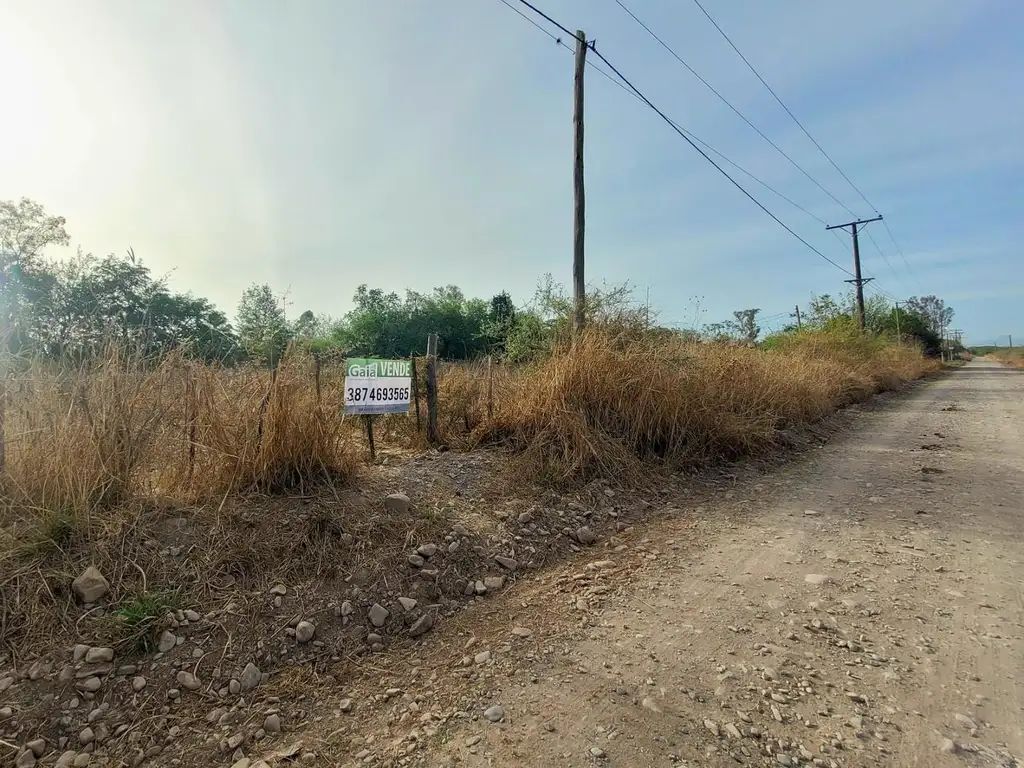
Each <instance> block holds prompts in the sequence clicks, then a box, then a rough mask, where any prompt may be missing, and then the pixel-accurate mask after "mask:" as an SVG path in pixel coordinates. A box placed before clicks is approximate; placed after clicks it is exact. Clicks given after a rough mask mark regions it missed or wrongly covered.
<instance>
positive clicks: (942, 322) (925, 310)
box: [906, 296, 954, 336]
mask: <svg viewBox="0 0 1024 768" xmlns="http://www.w3.org/2000/svg"><path fill="white" fill-rule="evenodd" d="M906 308H907V311H909V312H916V313H917V314H919V315H920V316H921V317H922V318H924V319H925V321H926V322H927V323H928V327H929V328H930V329H931V331H932V333H934V334H936V335H938V336H941V335H942V334H943V332H944V331H945V329H946V328H948V327H949V324H950V322H951V321H952V320H953V314H954V312H953V308H952V307H947V306H946V302H944V301H943V300H942V299H940V298H939V297H938V296H911V297H910V298H909V299H907V301H906Z"/></svg>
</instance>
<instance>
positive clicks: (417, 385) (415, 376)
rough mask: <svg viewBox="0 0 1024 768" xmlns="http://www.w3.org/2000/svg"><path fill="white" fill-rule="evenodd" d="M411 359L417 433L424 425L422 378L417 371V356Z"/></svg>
mask: <svg viewBox="0 0 1024 768" xmlns="http://www.w3.org/2000/svg"><path fill="white" fill-rule="evenodd" d="M410 359H411V360H412V399H413V402H414V403H415V404H416V431H417V432H422V431H423V423H422V421H421V420H420V376H419V372H418V371H417V370H416V356H415V355H414V356H413V357H412V358H410Z"/></svg>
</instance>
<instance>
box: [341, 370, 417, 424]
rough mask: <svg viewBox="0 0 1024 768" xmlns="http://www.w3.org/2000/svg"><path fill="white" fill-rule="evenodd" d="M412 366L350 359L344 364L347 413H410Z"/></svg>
mask: <svg viewBox="0 0 1024 768" xmlns="http://www.w3.org/2000/svg"><path fill="white" fill-rule="evenodd" d="M411 403H412V363H411V362H410V361H409V360H377V359H375V358H362V357H350V358H349V359H347V360H346V361H345V413H350V414H360V415H363V416H372V415H376V414H381V413H405V414H408V413H409V405H410V404H411Z"/></svg>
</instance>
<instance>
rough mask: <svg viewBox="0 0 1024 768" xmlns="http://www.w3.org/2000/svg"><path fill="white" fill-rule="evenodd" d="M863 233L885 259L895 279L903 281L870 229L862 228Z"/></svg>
mask: <svg viewBox="0 0 1024 768" xmlns="http://www.w3.org/2000/svg"><path fill="white" fill-rule="evenodd" d="M882 221H885V219H882ZM864 234H865V235H867V236H868V240H870V241H871V244H872V245H873V246H875V250H876V251H878V254H879V255H880V256H881V257H882V258H883V259H884V260H885V263H886V265H888V267H889V271H891V272H892V276H893V277H895V278H896V280H898V281H899V282H900V283H902V282H903V281H902V280H900V276H899V275H898V274H897V273H896V269H895V268H894V267H893V265H892V262H891V261H889V257H888V256H886V255H885V252H884V251H883V250H882V249H881V247H880V246H879V245H878V241H877V240H875V236H874V235H872V234H871V231H870V230H864ZM904 287H906V286H904Z"/></svg>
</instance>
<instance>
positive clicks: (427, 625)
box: [409, 613, 434, 637]
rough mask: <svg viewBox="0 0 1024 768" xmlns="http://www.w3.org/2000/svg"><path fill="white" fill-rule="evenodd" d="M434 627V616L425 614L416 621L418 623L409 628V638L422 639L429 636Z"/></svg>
mask: <svg viewBox="0 0 1024 768" xmlns="http://www.w3.org/2000/svg"><path fill="white" fill-rule="evenodd" d="M433 626H434V616H433V614H430V613H425V614H423V615H422V616H420V617H419V619H417V620H416V623H415V624H413V625H412V626H411V627H409V637H420V636H421V635H425V634H427V632H429V631H430V630H431V628H432V627H433Z"/></svg>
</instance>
